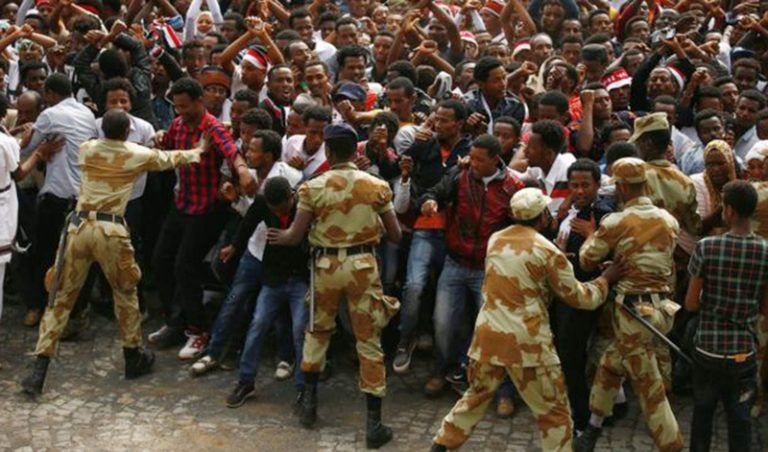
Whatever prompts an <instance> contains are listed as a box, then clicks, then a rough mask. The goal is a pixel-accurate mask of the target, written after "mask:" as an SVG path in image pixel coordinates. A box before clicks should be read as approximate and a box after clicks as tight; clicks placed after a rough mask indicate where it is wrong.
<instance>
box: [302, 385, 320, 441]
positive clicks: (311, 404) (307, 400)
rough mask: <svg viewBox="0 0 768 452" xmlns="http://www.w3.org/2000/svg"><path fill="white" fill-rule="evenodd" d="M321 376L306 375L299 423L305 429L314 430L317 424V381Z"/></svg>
mask: <svg viewBox="0 0 768 452" xmlns="http://www.w3.org/2000/svg"><path fill="white" fill-rule="evenodd" d="M318 378H319V375H318V374H317V373H315V372H305V373H304V384H305V387H304V392H303V393H302V395H301V399H300V400H299V401H298V403H299V408H298V413H299V422H300V423H301V425H303V426H304V427H305V428H312V427H314V426H315V422H317V380H318Z"/></svg>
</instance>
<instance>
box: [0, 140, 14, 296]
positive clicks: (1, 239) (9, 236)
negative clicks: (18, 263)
mask: <svg viewBox="0 0 768 452" xmlns="http://www.w3.org/2000/svg"><path fill="white" fill-rule="evenodd" d="M18 167H19V143H17V142H16V140H15V139H14V138H13V137H11V136H9V135H6V134H4V133H0V216H1V217H2V218H3V221H0V246H8V245H10V244H12V243H13V239H14V238H15V237H16V227H17V225H18V215H19V199H18V198H17V197H16V184H15V183H14V181H13V178H12V177H11V173H12V172H14V171H16V169H17V168H18ZM10 261H11V253H2V254H0V264H6V263H8V262H10ZM0 284H2V281H0ZM1 301H2V300H0V302H1Z"/></svg>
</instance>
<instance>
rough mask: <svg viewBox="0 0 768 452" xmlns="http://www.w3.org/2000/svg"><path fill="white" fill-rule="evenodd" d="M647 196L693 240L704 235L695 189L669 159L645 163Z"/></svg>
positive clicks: (689, 180)
mask: <svg viewBox="0 0 768 452" xmlns="http://www.w3.org/2000/svg"><path fill="white" fill-rule="evenodd" d="M645 174H646V177H647V178H648V197H649V198H651V201H652V202H653V204H654V205H655V206H656V207H661V208H662V209H665V210H666V211H667V212H669V213H671V214H672V216H673V217H675V219H676V220H677V222H678V224H679V225H680V228H682V229H683V230H684V231H686V232H687V233H689V234H691V235H692V236H694V237H699V236H700V235H701V217H700V216H699V214H698V212H697V211H696V209H697V207H698V202H697V201H696V188H695V187H694V186H693V182H691V179H689V178H688V176H686V175H685V174H683V173H681V172H680V171H679V170H677V169H675V168H674V167H673V166H672V164H671V163H669V162H668V161H666V160H652V161H650V162H646V164H645Z"/></svg>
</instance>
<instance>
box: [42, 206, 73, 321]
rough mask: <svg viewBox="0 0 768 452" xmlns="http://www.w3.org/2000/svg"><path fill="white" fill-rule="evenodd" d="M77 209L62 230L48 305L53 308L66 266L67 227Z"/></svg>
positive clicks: (65, 221) (65, 222) (70, 215)
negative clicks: (62, 272)
mask: <svg viewBox="0 0 768 452" xmlns="http://www.w3.org/2000/svg"><path fill="white" fill-rule="evenodd" d="M74 214H75V211H74V210H73V211H71V212H70V213H69V215H67V218H66V220H64V228H63V229H62V230H61V236H60V237H59V248H58V249H57V250H56V263H55V264H54V265H55V266H54V270H53V281H51V290H50V292H48V307H50V308H52V307H53V304H54V301H55V300H56V292H58V290H59V280H60V279H61V271H62V269H63V268H64V250H65V248H66V247H67V229H68V228H69V223H70V222H71V221H72V216H73V215H74Z"/></svg>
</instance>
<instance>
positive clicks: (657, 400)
mask: <svg viewBox="0 0 768 452" xmlns="http://www.w3.org/2000/svg"><path fill="white" fill-rule="evenodd" d="M613 174H614V178H616V180H617V182H619V181H623V182H627V183H639V182H642V181H643V180H644V179H645V177H644V172H643V162H642V160H639V159H635V158H626V159H620V160H619V161H618V162H616V163H615V164H614V166H613ZM678 233H679V226H678V223H677V220H675V218H674V217H673V216H672V215H670V214H669V213H668V212H666V211H665V210H663V209H659V208H657V207H655V206H654V205H653V204H652V202H651V200H650V199H649V198H647V197H640V198H636V199H633V200H632V201H630V202H628V203H626V204H625V205H624V210H622V211H621V212H618V213H614V214H610V215H608V216H606V217H604V218H603V221H602V222H601V224H600V227H599V228H598V230H597V231H596V232H595V234H594V235H592V237H590V238H589V239H588V240H587V241H586V242H585V243H584V245H583V246H582V248H581V250H580V255H579V258H580V262H581V265H582V266H583V267H584V268H595V267H597V266H598V265H599V264H600V263H601V262H602V261H603V260H605V259H606V258H609V257H611V256H612V257H613V258H614V259H616V258H619V257H623V258H625V259H626V261H627V262H628V264H629V272H628V273H627V275H625V276H624V277H623V278H622V279H621V280H620V281H619V282H618V283H617V285H616V287H615V294H613V295H615V299H614V311H613V329H614V332H615V339H614V341H613V343H611V345H609V346H608V349H607V350H606V351H605V353H604V354H603V356H602V358H601V360H600V364H599V367H598V369H597V373H596V374H595V379H594V382H593V385H592V393H591V397H590V409H591V411H592V413H593V414H596V415H598V416H602V417H607V416H609V415H610V414H611V412H612V410H613V403H614V399H615V397H616V393H617V392H618V390H619V388H620V386H621V383H622V380H623V379H624V378H625V377H627V378H629V380H630V382H631V383H632V388H633V390H634V392H635V394H636V395H637V398H638V400H639V402H640V407H641V408H642V410H643V414H644V415H645V419H646V422H647V424H648V428H649V429H650V431H651V435H652V436H653V440H654V442H655V443H656V446H657V447H658V448H659V449H661V450H662V451H665V450H680V449H682V447H683V440H682V436H681V435H680V430H679V428H678V425H677V420H676V419H675V416H674V414H673V413H672V409H671V407H670V405H669V401H668V400H667V397H666V393H665V389H664V385H663V380H662V377H661V374H660V372H659V366H658V364H657V361H656V353H655V349H656V347H655V346H654V339H655V337H654V336H653V334H652V333H651V332H650V331H648V330H647V329H646V328H645V327H644V326H643V325H641V324H640V323H639V322H638V321H637V320H635V319H634V318H633V317H632V316H631V315H630V314H628V313H627V312H626V311H624V309H622V307H621V305H622V304H623V303H627V301H629V300H631V301H632V302H633V306H630V308H633V309H634V310H635V311H636V312H637V313H638V314H640V315H642V316H643V317H645V318H646V320H648V321H649V322H650V323H651V324H652V325H654V326H655V327H656V328H657V329H659V330H660V331H661V332H663V333H667V332H668V331H669V330H670V329H671V328H672V322H673V319H674V314H675V312H676V311H677V310H678V309H679V308H680V307H679V305H677V304H676V303H675V302H673V301H672V300H669V299H668V297H667V296H668V294H669V291H670V286H669V282H670V279H671V276H672V274H673V272H674V262H673V257H672V255H673V251H674V249H675V244H676V240H677V236H678Z"/></svg>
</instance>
